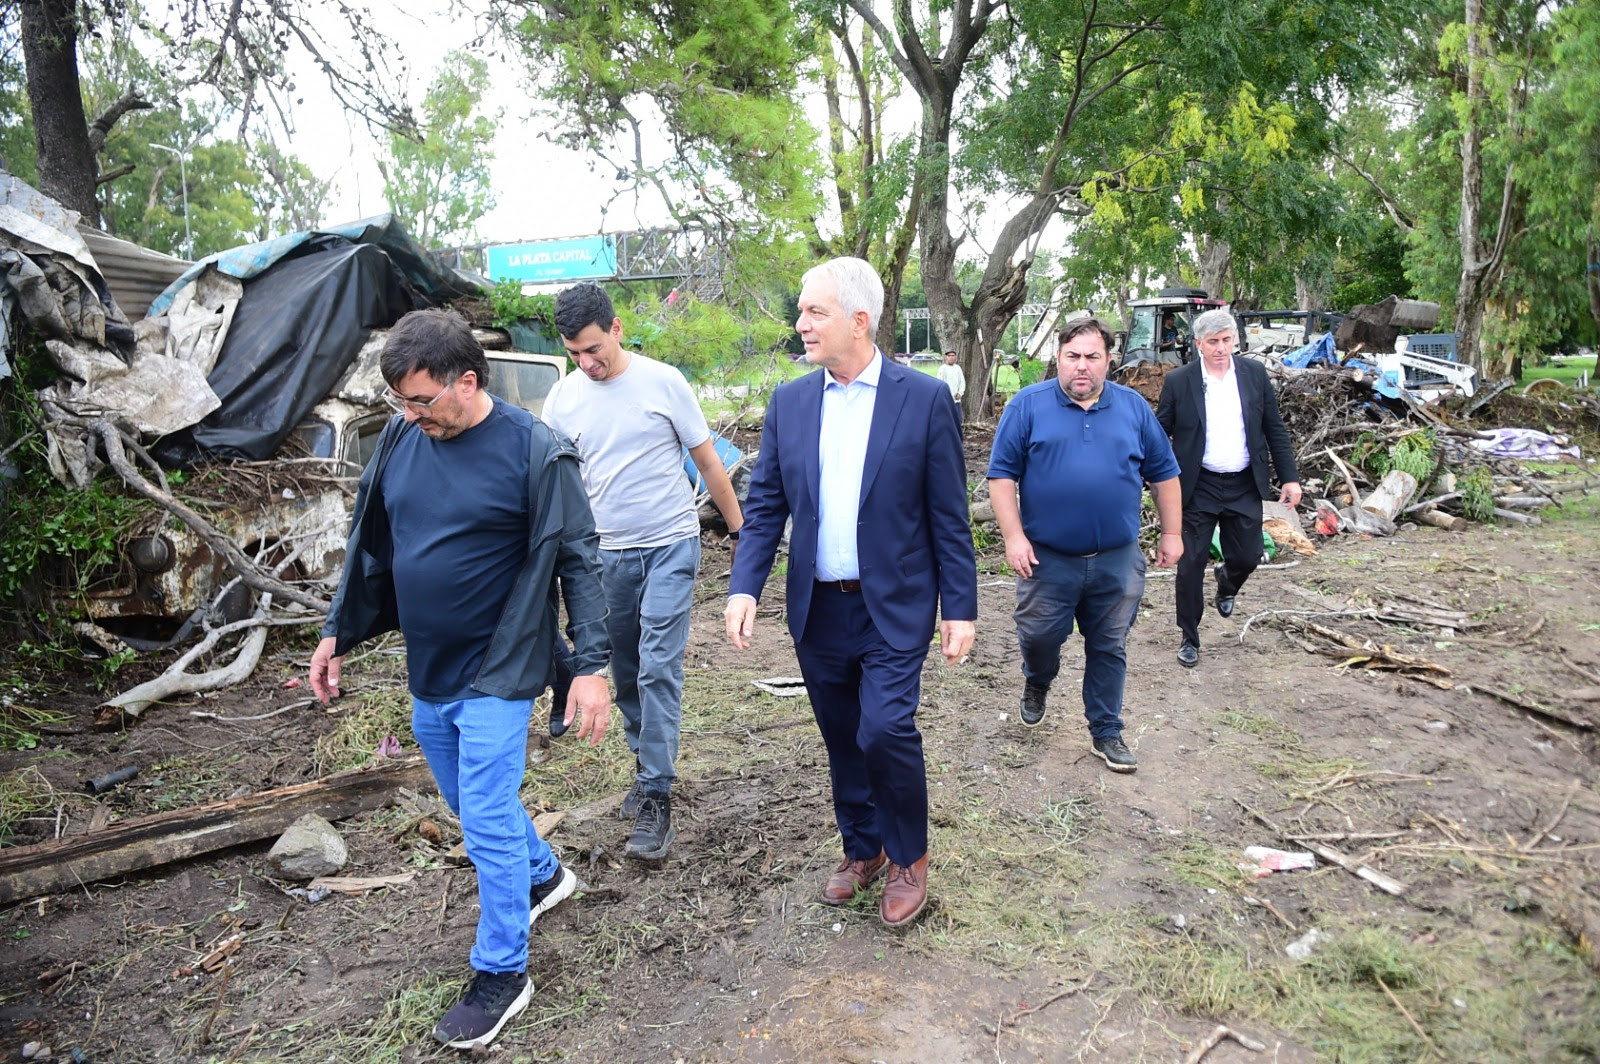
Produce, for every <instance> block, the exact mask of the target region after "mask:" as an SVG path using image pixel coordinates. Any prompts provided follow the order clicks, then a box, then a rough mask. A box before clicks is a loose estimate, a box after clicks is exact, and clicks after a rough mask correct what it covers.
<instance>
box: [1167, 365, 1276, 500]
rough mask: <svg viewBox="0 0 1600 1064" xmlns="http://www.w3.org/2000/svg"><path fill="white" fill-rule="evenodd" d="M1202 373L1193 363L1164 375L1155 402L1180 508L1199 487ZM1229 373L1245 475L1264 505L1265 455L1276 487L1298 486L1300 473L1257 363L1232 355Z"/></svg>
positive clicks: (1268, 490) (1267, 489) (1267, 483)
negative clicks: (1246, 453) (1245, 455)
mask: <svg viewBox="0 0 1600 1064" xmlns="http://www.w3.org/2000/svg"><path fill="white" fill-rule="evenodd" d="M1204 372H1205V366H1204V365H1203V363H1202V360H1200V359H1198V358H1197V359H1195V360H1194V361H1193V362H1190V363H1189V364H1188V365H1185V366H1181V367H1179V368H1178V369H1175V370H1173V371H1172V372H1171V373H1168V374H1167V377H1166V379H1165V380H1164V381H1162V382H1161V401H1160V402H1159V403H1158V404H1157V406H1156V420H1157V421H1159V422H1161V427H1162V429H1164V430H1165V431H1166V433H1167V435H1168V436H1170V437H1172V453H1173V454H1175V455H1177V456H1178V470H1179V473H1178V483H1179V485H1180V486H1181V487H1182V489H1183V505H1185V506H1188V505H1189V499H1190V498H1191V497H1192V496H1193V495H1194V486H1195V485H1196V484H1197V483H1199V481H1200V460H1201V459H1202V458H1204V457H1205V453H1206V392H1205V384H1204V382H1203V381H1202V380H1201V377H1200V374H1202V373H1204ZM1233 373H1234V378H1235V379H1236V380H1237V381H1238V382H1239V409H1240V411H1241V412H1242V413H1243V414H1244V441H1245V443H1246V444H1247V445H1248V446H1249V448H1250V472H1251V474H1252V479H1253V480H1254V481H1255V485H1256V493H1257V494H1258V495H1260V496H1261V497H1262V498H1263V499H1270V498H1273V493H1272V480H1271V476H1270V474H1269V473H1268V471H1267V455H1268V454H1269V453H1270V454H1271V455H1272V464H1273V465H1274V466H1275V467H1277V471H1278V482H1279V483H1280V484H1289V483H1298V482H1299V480H1300V471H1299V470H1298V469H1296V468H1295V461H1294V447H1293V445H1292V444H1290V442H1289V430H1288V429H1287V428H1285V427H1284V424H1283V418H1282V416H1281V415H1279V413H1278V397H1277V394H1276V393H1274V392H1273V390H1272V381H1271V380H1270V379H1269V378H1268V377H1267V371H1266V370H1265V369H1264V368H1262V366H1261V364H1260V363H1259V362H1255V361H1252V360H1251V359H1248V358H1240V357H1238V356H1237V355H1235V356H1234V359H1233Z"/></svg>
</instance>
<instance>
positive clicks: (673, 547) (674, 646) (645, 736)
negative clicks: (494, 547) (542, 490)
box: [600, 536, 700, 795]
mask: <svg viewBox="0 0 1600 1064" xmlns="http://www.w3.org/2000/svg"><path fill="white" fill-rule="evenodd" d="M600 569H601V576H602V579H603V580H604V583H605V592H606V609H607V611H608V613H607V616H606V631H607V633H609V634H610V636H611V682H612V683H613V684H614V685H615V686H616V689H617V708H618V709H620V710H622V719H623V723H624V725H625V727H624V733H625V734H626V735H627V737H628V748H629V749H630V750H632V751H633V755H634V757H636V758H638V760H639V775H638V779H639V785H640V787H642V788H643V790H644V793H646V794H652V795H667V794H670V793H672V781H673V780H675V779H677V778H678V769H677V764H678V731H679V728H680V726H681V725H682V721H683V652H684V650H685V649H686V648H687V647H688V645H689V608H690V607H691V606H693V605H694V581H695V576H696V575H697V573H698V572H699V569H700V539H699V537H698V536H694V537H690V538H688V539H680V540H679V541H678V542H676V543H668V544H666V545H664V546H660V547H624V548H623V549H621V550H606V549H602V550H601V551H600Z"/></svg>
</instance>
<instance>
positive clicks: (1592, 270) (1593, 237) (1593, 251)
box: [1583, 229, 1600, 376]
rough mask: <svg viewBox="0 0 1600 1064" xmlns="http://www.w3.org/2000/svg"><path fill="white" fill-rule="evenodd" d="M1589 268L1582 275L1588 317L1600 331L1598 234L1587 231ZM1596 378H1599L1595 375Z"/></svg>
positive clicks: (1599, 243) (1599, 242)
mask: <svg viewBox="0 0 1600 1064" xmlns="http://www.w3.org/2000/svg"><path fill="white" fill-rule="evenodd" d="M1588 257H1589V268H1588V270H1587V271H1586V272H1585V273H1584V275H1583V276H1584V280H1585V282H1586V283H1587V284H1588V286H1589V317H1591V318H1593V319H1594V326H1595V328H1596V329H1597V330H1600V233H1597V232H1596V231H1595V230H1593V229H1591V230H1589V256H1588ZM1596 376H1600V373H1597V374H1596Z"/></svg>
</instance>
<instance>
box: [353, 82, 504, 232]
mask: <svg viewBox="0 0 1600 1064" xmlns="http://www.w3.org/2000/svg"><path fill="white" fill-rule="evenodd" d="M488 91H489V64H488V63H486V62H485V61H484V60H482V59H479V58H478V57H477V56H475V55H472V54H471V53H469V52H466V51H463V50H457V51H453V52H451V53H449V54H448V55H446V56H445V58H444V62H443V64H442V65H441V66H440V69H439V72H438V74H437V75H436V76H435V77H434V80H433V84H432V85H430V86H429V87H428V92H427V95H426V96H425V97H424V98H423V101H422V136H421V138H420V139H417V138H414V137H410V136H406V135H404V134H403V133H401V132H391V133H390V134H389V152H388V157H387V158H380V159H379V160H378V169H379V170H380V171H381V172H382V174H383V181H384V185H383V193H384V195H385V196H387V197H388V198H389V208H390V209H391V210H392V211H394V213H395V214H396V215H397V216H399V218H400V220H401V221H402V222H403V223H404V224H405V226H406V229H407V230H408V231H409V232H410V233H411V235H412V236H413V237H414V238H415V239H416V241H417V243H419V244H421V245H422V246H423V247H427V248H432V247H438V246H440V245H441V244H443V243H444V242H447V241H452V240H462V239H466V238H467V237H469V235H470V234H471V233H472V231H473V227H474V226H475V225H476V224H477V221H478V219H479V218H480V217H482V215H483V213H484V212H485V211H487V210H489V208H491V207H493V206H494V197H493V195H491V194H490V192H489V163H490V162H491V161H492V160H493V159H494V153H493V152H492V151H491V150H490V146H491V145H492V144H493V142H494V136H495V129H496V126H497V125H498V124H499V121H500V112H499V111H498V110H496V111H494V112H492V113H490V114H484V113H482V112H481V108H482V105H483V98H484V96H485V95H486V94H487V92H488Z"/></svg>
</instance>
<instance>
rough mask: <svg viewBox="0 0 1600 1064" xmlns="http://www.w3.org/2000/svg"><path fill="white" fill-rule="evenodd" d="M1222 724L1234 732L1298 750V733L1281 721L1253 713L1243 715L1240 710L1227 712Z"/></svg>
mask: <svg viewBox="0 0 1600 1064" xmlns="http://www.w3.org/2000/svg"><path fill="white" fill-rule="evenodd" d="M1222 723H1223V724H1225V725H1227V726H1228V727H1230V728H1232V729H1233V730H1234V731H1241V732H1244V733H1245V734H1246V735H1254V736H1257V737H1258V738H1261V739H1265V740H1267V741H1268V742H1270V743H1273V744H1274V745H1277V746H1282V747H1285V748H1287V749H1290V750H1298V749H1299V748H1300V733H1299V732H1298V731H1296V730H1295V729H1294V728H1291V727H1290V726H1289V725H1287V724H1284V723H1283V722H1282V721H1276V720H1273V719H1272V718H1271V717H1263V716H1260V715H1258V714H1255V713H1245V712H1243V711H1241V710H1237V709H1234V710H1229V711H1228V712H1226V713H1224V714H1223V715H1222Z"/></svg>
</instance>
